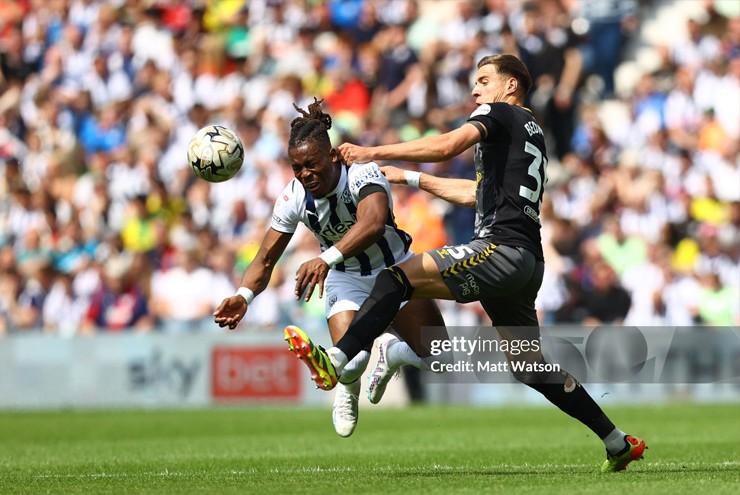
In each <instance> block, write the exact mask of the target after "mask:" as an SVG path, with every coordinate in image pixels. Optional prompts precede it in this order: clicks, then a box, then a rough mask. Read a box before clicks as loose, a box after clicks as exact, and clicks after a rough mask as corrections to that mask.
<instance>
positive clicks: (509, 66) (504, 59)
mask: <svg viewBox="0 0 740 495" xmlns="http://www.w3.org/2000/svg"><path fill="white" fill-rule="evenodd" d="M484 65H493V66H494V67H496V72H498V73H499V74H505V75H507V76H511V77H513V78H514V79H516V80H517V82H518V83H519V89H521V90H522V91H523V93H522V98H524V97H525V96H526V95H527V93H529V90H530V88H531V87H532V76H530V75H529V70H528V69H527V66H526V65H524V62H522V61H521V60H519V58H518V57H515V56H514V55H509V54H507V53H503V54H500V55H488V56H486V57H483V58H482V59H480V62H478V68H479V69H480V68H481V67H483V66H484Z"/></svg>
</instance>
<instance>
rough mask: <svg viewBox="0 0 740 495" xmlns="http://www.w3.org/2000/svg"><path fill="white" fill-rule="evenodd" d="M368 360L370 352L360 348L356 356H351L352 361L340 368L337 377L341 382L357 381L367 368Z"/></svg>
mask: <svg viewBox="0 0 740 495" xmlns="http://www.w3.org/2000/svg"><path fill="white" fill-rule="evenodd" d="M369 361H370V353H369V352H367V351H366V350H364V349H363V350H361V351H360V352H359V353H358V354H357V356H355V357H353V358H352V361H350V362H349V363H347V365H346V366H345V367H344V369H343V370H342V376H340V377H339V381H340V382H341V383H345V384H347V383H352V382H355V381H357V380H358V379H359V378H360V377H361V376H362V374H363V373H364V372H365V368H367V363H368V362H369Z"/></svg>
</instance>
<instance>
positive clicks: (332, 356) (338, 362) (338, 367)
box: [326, 347, 347, 375]
mask: <svg viewBox="0 0 740 495" xmlns="http://www.w3.org/2000/svg"><path fill="white" fill-rule="evenodd" d="M326 353H327V354H328V355H329V361H331V364H333V365H334V371H336V372H337V375H339V374H340V373H341V372H342V370H343V369H344V367H345V366H347V355H346V354H345V353H344V352H342V350H341V349H340V348H339V347H332V348H331V349H329V350H328V351H326Z"/></svg>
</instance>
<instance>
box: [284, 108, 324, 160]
mask: <svg viewBox="0 0 740 495" xmlns="http://www.w3.org/2000/svg"><path fill="white" fill-rule="evenodd" d="M323 101H324V100H319V99H317V98H316V97H314V99H313V103H311V104H310V105H308V112H307V111H305V110H303V109H302V108H299V107H298V105H296V104H295V103H293V107H294V108H295V109H296V110H298V112H299V113H300V114H301V115H302V116H301V117H296V118H294V119H293V121H292V122H291V123H290V139H289V140H288V146H289V147H291V148H292V147H294V146H298V145H300V144H303V143H305V142H306V141H311V140H316V141H319V142H324V143H326V144H327V145H329V147H330V148H331V140H330V139H329V133H328V132H327V131H328V130H329V129H331V116H329V115H328V114H325V113H324V112H322V111H321V103H322V102H323Z"/></svg>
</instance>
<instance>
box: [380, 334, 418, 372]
mask: <svg viewBox="0 0 740 495" xmlns="http://www.w3.org/2000/svg"><path fill="white" fill-rule="evenodd" d="M387 349H388V353H387V354H386V356H385V358H386V359H387V360H388V366H389V367H391V368H398V367H400V366H403V365H405V364H410V365H411V366H413V367H415V368H421V358H420V357H419V356H417V355H416V353H415V352H414V351H413V350H412V349H411V347H409V345H408V344H407V343H406V342H404V341H402V340H399V339H393V340H391V341H390V342H389V343H388V347H387Z"/></svg>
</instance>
